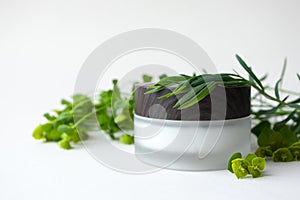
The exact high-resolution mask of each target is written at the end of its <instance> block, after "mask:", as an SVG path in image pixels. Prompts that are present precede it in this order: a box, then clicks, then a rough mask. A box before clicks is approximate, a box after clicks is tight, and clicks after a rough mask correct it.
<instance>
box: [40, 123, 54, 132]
mask: <svg viewBox="0 0 300 200" xmlns="http://www.w3.org/2000/svg"><path fill="white" fill-rule="evenodd" d="M41 126H42V129H43V131H44V132H46V133H48V132H50V131H51V130H52V129H53V125H52V124H51V123H45V124H42V125H41Z"/></svg>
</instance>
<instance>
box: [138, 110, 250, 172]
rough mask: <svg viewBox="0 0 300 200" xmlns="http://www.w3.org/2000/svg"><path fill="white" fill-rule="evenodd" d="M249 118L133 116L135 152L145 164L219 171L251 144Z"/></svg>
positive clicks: (244, 151)
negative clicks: (166, 118) (232, 157)
mask: <svg viewBox="0 0 300 200" xmlns="http://www.w3.org/2000/svg"><path fill="white" fill-rule="evenodd" d="M250 128H251V119H250V117H244V118H238V119H230V120H220V121H177V120H164V119H154V118H147V117H142V116H138V115H134V136H135V154H136V156H137V158H138V159H139V160H140V161H142V162H144V163H147V164H150V165H154V166H157V167H160V168H168V169H175V170H189V171H199V170H221V169H226V168H227V160H228V158H229V157H230V156H231V155H232V154H233V153H234V152H241V153H242V154H243V155H246V154H248V153H249V152H250V145H251V133H250Z"/></svg>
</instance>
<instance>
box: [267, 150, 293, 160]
mask: <svg viewBox="0 0 300 200" xmlns="http://www.w3.org/2000/svg"><path fill="white" fill-rule="evenodd" d="M272 160H273V161H274V162H290V161H293V160H294V157H293V154H292V152H291V151H290V150H289V149H288V148H279V149H277V150H276V151H275V152H274V153H273V156H272Z"/></svg>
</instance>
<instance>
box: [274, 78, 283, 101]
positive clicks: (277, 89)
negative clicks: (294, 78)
mask: <svg viewBox="0 0 300 200" xmlns="http://www.w3.org/2000/svg"><path fill="white" fill-rule="evenodd" d="M281 81H282V79H279V80H278V81H277V82H276V85H275V96H276V98H277V99H278V100H280V96H279V84H280V83H281Z"/></svg>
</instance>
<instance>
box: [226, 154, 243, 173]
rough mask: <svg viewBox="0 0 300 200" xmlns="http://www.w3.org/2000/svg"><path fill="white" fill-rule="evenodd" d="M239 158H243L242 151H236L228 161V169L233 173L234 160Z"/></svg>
mask: <svg viewBox="0 0 300 200" xmlns="http://www.w3.org/2000/svg"><path fill="white" fill-rule="evenodd" d="M237 158H242V154H241V153H240V152H236V153H234V154H232V156H231V157H230V158H229V160H228V163H227V169H228V170H229V171H230V172H231V173H233V169H232V163H231V162H232V161H233V160H235V159H237Z"/></svg>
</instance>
